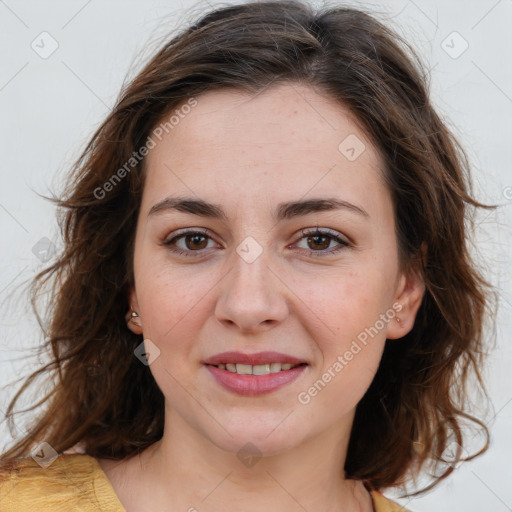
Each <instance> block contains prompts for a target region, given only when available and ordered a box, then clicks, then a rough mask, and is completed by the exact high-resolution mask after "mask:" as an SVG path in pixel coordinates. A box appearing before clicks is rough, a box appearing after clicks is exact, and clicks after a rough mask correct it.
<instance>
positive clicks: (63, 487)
mask: <svg viewBox="0 0 512 512" xmlns="http://www.w3.org/2000/svg"><path fill="white" fill-rule="evenodd" d="M371 496H372V500H373V506H374V509H375V512H407V510H405V509H404V508H403V507H401V506H399V505H397V504H396V503H394V502H392V501H390V500H388V499H387V498H386V497H384V496H383V495H382V494H381V493H379V492H377V491H372V492H371ZM0 511H1V512H69V511H73V512H98V511H101V512H126V510H125V509H124V507H123V505H122V504H121V502H120V501H119V498H118V497H117V496H116V493H115V492H114V489H113V488H112V486H111V485H110V481H109V480H108V478H107V476H106V475H105V473H104V472H103V470H102V469H101V467H100V465H99V464H98V461H97V460H96V459H95V458H94V457H91V456H89V455H85V454H61V455H60V456H59V457H57V459H55V460H54V461H53V462H52V463H51V464H50V466H48V467H47V468H46V469H45V468H43V467H42V466H40V465H39V464H38V463H37V462H36V461H35V460H33V459H32V458H29V459H21V460H18V461H17V464H16V468H15V469H13V470H12V471H6V472H2V473H0Z"/></svg>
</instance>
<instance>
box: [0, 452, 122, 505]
mask: <svg viewBox="0 0 512 512" xmlns="http://www.w3.org/2000/svg"><path fill="white" fill-rule="evenodd" d="M0 510H1V511H2V512H26V511H27V510H37V511H38V512H50V511H51V512H64V511H69V510H77V511H80V512H93V511H94V512H96V511H99V510H101V511H102V512H124V510H123V508H122V507H121V505H120V503H119V501H118V499H117V497H116V495H115V494H114V492H113V489H112V488H111V486H110V484H109V481H108V480H107V478H106V477H105V474H104V473H103V471H102V470H101V468H100V466H99V464H98V462H97V461H96V459H94V458H93V457H90V456H89V455H85V454H61V455H60V456H59V457H57V458H56V459H55V460H54V461H53V462H52V463H51V464H50V465H49V466H48V467H46V468H45V467H42V466H40V465H39V464H38V463H37V462H36V461H35V460H34V459H32V458H27V459H19V460H18V461H16V463H15V464H14V466H13V467H12V468H10V469H7V470H4V471H2V472H0Z"/></svg>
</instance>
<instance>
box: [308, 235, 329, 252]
mask: <svg viewBox="0 0 512 512" xmlns="http://www.w3.org/2000/svg"><path fill="white" fill-rule="evenodd" d="M307 241H308V244H309V247H310V248H311V249H318V250H325V249H328V247H329V245H330V243H331V238H330V237H328V236H323V235H322V236H320V235H315V236H309V237H308V238H307Z"/></svg>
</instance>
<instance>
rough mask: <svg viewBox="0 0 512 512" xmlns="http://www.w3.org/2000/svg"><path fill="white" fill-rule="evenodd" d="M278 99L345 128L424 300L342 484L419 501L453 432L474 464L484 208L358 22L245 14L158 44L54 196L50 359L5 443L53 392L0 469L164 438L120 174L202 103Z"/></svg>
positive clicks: (443, 464) (399, 56) (384, 370)
mask: <svg viewBox="0 0 512 512" xmlns="http://www.w3.org/2000/svg"><path fill="white" fill-rule="evenodd" d="M274 83H290V84H293V83H300V84H306V85H308V86H310V87H313V88H314V89H315V91H317V92H319V93H321V94H324V95H325V96H326V97H329V98H331V99H333V100H335V101H337V102H339V103H340V104H342V105H344V106H345V107H348V109H349V110H350V111H351V112H352V113H353V114H354V115H355V118H356V120H357V122H358V123H359V124H360V125H361V127H362V128H363V129H364V131H365V132H366V133H367V134H368V136H369V137H370V138H371V139H372V141H373V143H374V144H375V146H376V148H377V149H378V151H379V152H380V153H381V155H382V157H383V159H384V161H385V164H386V169H385V176H386V180H387V184H388V186H389V190H390V191H391V194H392V199H393V203H394V209H395V221H396V233H397V240H398V245H399V253H400V263H401V265H403V267H404V268H405V267H406V266H409V265H412V266H413V267H414V268H415V269H416V270H417V271H418V272H419V273H420V274H421V276H422V277H423V279H424V282H425V285H426V291H425V296H424V298H423V302H422V304H421V307H420V309H419V311H418V314H417V317H416V321H415V324H414V327H413V329H412V330H411V332H410V333H409V334H407V335H406V336H405V337H404V338H403V339H401V340H400V341H393V342H387V343H386V347H385V350H384V354H383V357H382V361H381V364H380V367H379V370H378V372H377V374H376V376H375V378H374V381H373V382H372V384H371V386H370V388H369V389H368V391H367V392H366V394H365V395H364V397H363V398H362V400H361V401H360V403H359V404H358V406H357V410H356V415H355V420H354V425H353V429H352V433H351V438H350V443H349V449H348V455H347V459H346V465H345V471H346V476H347V477H348V478H357V479H362V480H364V481H365V483H366V484H367V485H368V486H369V487H372V488H375V489H380V488H385V487H389V486H393V485H398V484H401V483H403V482H404V481H405V479H406V477H408V476H409V477H410V476H411V474H413V475H414V474H416V472H417V471H419V470H420V469H427V468H430V469H433V470H434V473H432V474H431V478H432V479H433V483H432V484H431V485H430V486H429V487H428V488H430V487H432V485H434V484H435V483H437V482H438V481H439V480H440V479H441V478H444V477H445V476H447V475H448V474H449V473H450V472H451V471H452V466H453V464H452V463H451V461H450V460H445V459H446V456H445V455H446V454H445V452H446V449H447V447H448V446H449V444H450V443H452V442H453V441H456V442H457V443H458V445H460V446H461V447H462V446H464V442H465V436H464V435H463V434H464V432H465V429H464V424H465V423H466V422H470V423H472V424H474V425H477V426H478V427H479V428H480V429H481V431H482V432H483V433H484V437H485V440H484V446H483V448H482V449H481V450H480V451H479V452H478V453H476V454H474V455H473V457H474V456H476V455H478V454H479V453H482V452H483V451H484V450H485V449H486V448H487V445H488V440H489V432H488V430H487V428H486V426H485V424H484V423H483V421H482V420H480V419H478V418H476V417H473V416H471V415H470V414H469V412H468V410H467V408H466V406H467V404H468V401H467V390H466V384H467V382H468V379H469V377H470V376H471V375H473V376H476V382H477V383H479V385H480V386H481V387H482V389H484V388H483V383H482V378H481V373H480V372H481V368H482V366H481V365H482V363H483V360H482V358H483V356H484V352H485V351H484V333H485V329H484V326H485V321H486V318H487V316H488V313H489V310H490V308H489V307H488V306H489V303H490V297H491V291H490V287H489V285H488V284H487V282H486V281H485V280H484V279H483V277H482V275H481V273H480V271H479V270H478V268H477V266H476V264H475V262H474V261H473V260H472V258H471V255H470V253H469V239H468V235H469V231H470V229H471V223H470V222H471V219H472V217H473V214H472V212H474V211H475V210H476V207H484V208H486V207H487V206H486V205H483V204H481V203H480V202H478V201H476V199H474V198H473V195H472V191H471V182H470V175H469V168H470V166H469V163H468V159H467V157H466V155H465V153H464V151H463V149H462V148H461V146H460V145H459V143H458V142H457V140H456V138H455V137H454V136H453V135H452V133H451V132H450V131H449V130H448V129H447V127H446V124H445V123H444V122H443V121H442V119H441V118H440V117H439V116H438V114H437V113H436V112H435V110H434V108H433V107H432V103H431V100H430V99H429V93H428V79H427V73H425V67H424V66H423V65H422V64H421V62H420V60H419V59H418V57H417V56H416V55H415V53H414V51H413V49H412V48H411V47H410V46H409V45H408V44H407V43H406V42H405V41H403V40H402V39H401V38H400V37H399V36H398V35H397V34H396V33H394V32H393V31H392V30H391V29H390V28H389V27H388V26H387V24H383V23H381V22H379V21H377V19H376V18H375V17H374V16H372V15H370V14H368V13H366V12H364V11H362V10H360V9H354V8H348V7H342V6H334V7H333V6H330V7H328V8H327V7H323V8H319V9H317V10H315V9H313V8H312V7H311V6H309V5H307V4H305V3H302V2H300V1H295V0H291V1H265V2H261V1H256V2H249V3H245V4H242V5H231V6H227V7H222V8H217V9H215V10H213V11H211V12H209V13H207V14H206V15H203V16H201V17H200V18H199V19H198V20H197V21H195V22H194V23H193V24H191V25H190V26H188V27H187V28H186V29H183V30H181V31H180V32H179V33H177V34H175V35H174V36H173V37H172V38H171V39H170V40H168V41H167V42H166V43H165V44H164V46H163V47H162V48H161V49H160V50H159V51H158V52H157V53H156V55H154V57H153V58H152V59H151V60H150V61H149V63H147V65H146V66H145V67H144V68H143V69H142V70H141V71H140V72H139V74H138V75H137V76H136V77H135V78H134V79H133V80H131V81H130V82H129V83H128V84H127V85H125V86H124V87H123V89H122V91H121V94H120V96H119V99H118V101H117V103H116V105H115V106H114V108H113V110H112V112H111V113H110V114H109V115H108V117H107V118H106V120H105V121H104V122H103V123H102V124H101V125H100V127H99V128H98V129H97V131H96V132H95V133H94V135H93V137H92V139H91V140H90V142H89V144H88V145H87V147H86V148H85V150H84V151H83V153H82V155H81V156H80V158H79V159H78V161H77V162H76V163H75V165H74V167H73V169H72V172H71V173H70V174H69V180H68V182H67V184H66V186H65V189H64V193H63V194H62V195H61V196H60V197H53V198H52V200H53V201H55V202H56V203H57V205H58V207H59V223H60V226H61V231H62V236H63V239H64V248H63V251H62V253H61V254H60V255H59V257H58V259H57V260H56V261H55V263H53V264H52V265H51V266H49V268H46V269H45V270H43V271H42V272H40V273H39V274H38V275H37V276H36V278H35V280H34V282H33V284H32V287H31V293H32V304H33V306H34V309H35V312H36V314H37V315H38V318H39V320H40V322H41V317H40V315H39V314H38V311H37V303H38V299H39V298H40V295H41V294H42V293H43V291H44V290H46V289H47V287H50V289H49V296H50V302H49V306H48V309H47V310H46V313H45V314H46V316H47V318H48V320H49V322H48V329H47V331H46V335H47V340H46V342H45V343H46V344H45V347H46V348H47V349H48V353H49V354H50V355H51V361H50V362H49V363H48V364H46V365H45V366H44V367H41V368H39V369H38V370H37V371H35V372H34V373H32V374H31V375H30V376H29V377H28V378H27V379H26V381H25V382H24V383H23V386H22V387H21V388H20V389H19V391H18V392H17V394H16V395H15V396H14V398H13V400H12V402H11V403H10V405H9V408H8V411H7V416H6V417H7V419H8V422H9V425H10V426H11V428H12V422H13V415H14V414H15V412H14V407H15V404H16V402H17V400H18V399H19V397H20V396H21V395H22V394H23V393H24V392H25V390H26V389H27V388H28V387H29V386H30V385H31V384H34V382H35V380H36V379H37V378H39V377H41V376H48V375H52V376H53V381H52V382H53V384H52V389H51V390H50V391H49V392H48V393H47V394H46V395H45V396H44V398H43V399H42V400H41V401H40V402H38V403H37V404H36V405H35V406H34V407H33V408H32V409H34V408H35V407H36V406H40V405H44V409H43V411H42V412H40V413H39V414H38V416H37V417H36V420H35V421H34V422H33V423H32V425H31V427H30V429H29V430H28V432H27V434H26V435H25V436H24V437H23V438H22V439H20V440H18V441H16V443H15V444H14V446H12V447H11V448H10V449H8V450H7V451H5V452H4V454H3V457H2V460H3V463H6V464H7V463H10V462H13V461H15V460H16V459H17V458H22V457H24V456H27V455H28V453H30V450H31V448H32V447H33V446H34V445H35V444H36V443H37V442H38V441H42V440H45V441H47V442H48V443H49V444H50V445H51V446H53V448H54V449H55V450H57V451H58V452H64V451H66V450H69V449H70V448H72V447H74V446H75V445H79V446H81V447H82V449H83V451H84V452H85V453H87V454H89V455H91V456H94V457H99V458H113V459H122V458H125V457H129V456H132V455H135V454H136V453H138V452H139V451H140V450H143V449H144V448H146V447H148V446H149V445H151V444H152V443H154V442H155V441H157V440H159V439H160V438H161V436H162V434H163V425H164V397H163V395H162V392H161V391H160V389H159V388H158V387H157V384H156V383H155V380H154V379H153V377H152V375H151V372H150V371H149V369H148V367H147V366H144V365H142V364H141V363H140V361H139V360H138V359H137V358H136V357H135V356H134V349H135V347H136V346H137V345H139V344H140V342H141V338H140V337H139V336H137V335H135V334H133V333H132V332H131V331H130V330H129V329H128V328H127V326H126V322H125V314H126V311H127V309H128V301H127V292H128V290H129V288H130V287H131V286H133V284H134V278H133V260H132V258H133V250H134V235H135V227H136V222H137V215H138V210H139V207H140V202H141V194H142V190H143V186H144V174H145V171H144V164H145V159H144V158H142V159H140V161H139V160H138V159H137V161H136V162H133V161H132V162H131V164H130V165H131V167H128V168H127V167H126V165H125V164H126V163H127V162H130V158H133V155H134V154H135V153H137V154H139V151H140V148H142V147H143V146H145V145H147V143H148V140H149V139H148V137H150V136H151V134H152V133H153V130H154V128H155V127H157V126H158V125H159V123H160V122H161V121H162V120H163V119H167V118H168V117H169V116H170V115H171V114H172V113H173V112H177V111H178V110H177V109H179V108H183V105H185V104H187V102H190V100H191V99H194V100H195V101H200V95H201V93H203V92H205V91H210V90H214V89H221V88H236V89H238V90H242V91H245V92H250V93H258V92H261V91H263V90H265V88H267V87H269V86H271V85H272V84H274ZM132 164H133V165H132ZM123 166H124V169H125V171H126V172H124V173H123V172H118V170H120V169H122V168H123ZM116 173H117V178H119V179H117V178H116V179H115V181H113V177H114V174H116ZM107 183H110V185H109V186H107V185H106V184H107ZM41 325H42V322H41ZM457 457H458V455H457V456H456V458H457ZM470 458H472V457H470ZM419 492H422V491H419Z"/></svg>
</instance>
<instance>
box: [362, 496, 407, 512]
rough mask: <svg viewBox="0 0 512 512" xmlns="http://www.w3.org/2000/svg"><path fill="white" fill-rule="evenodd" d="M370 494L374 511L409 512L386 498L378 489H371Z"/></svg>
mask: <svg viewBox="0 0 512 512" xmlns="http://www.w3.org/2000/svg"><path fill="white" fill-rule="evenodd" d="M370 494H371V496H372V500H373V506H374V508H375V512H411V511H410V510H408V509H406V508H405V507H403V506H402V505H399V504H398V503H395V502H394V501H391V500H390V499H388V498H386V497H385V496H384V494H382V493H381V492H379V491H371V492H370Z"/></svg>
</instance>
